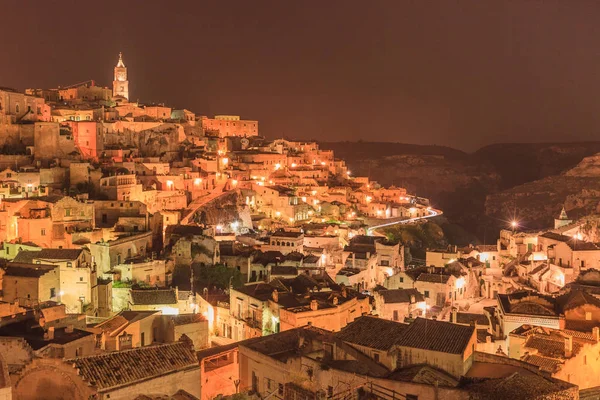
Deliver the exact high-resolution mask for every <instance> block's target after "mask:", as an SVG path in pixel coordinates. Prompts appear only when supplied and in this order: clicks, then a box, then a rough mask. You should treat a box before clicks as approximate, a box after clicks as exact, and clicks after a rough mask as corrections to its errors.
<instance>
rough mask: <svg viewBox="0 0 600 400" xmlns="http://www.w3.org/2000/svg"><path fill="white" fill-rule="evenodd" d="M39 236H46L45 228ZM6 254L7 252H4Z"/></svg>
mask: <svg viewBox="0 0 600 400" xmlns="http://www.w3.org/2000/svg"><path fill="white" fill-rule="evenodd" d="M40 234H41V235H42V236H46V229H45V228H42V230H41V232H40ZM6 254H8V252H6Z"/></svg>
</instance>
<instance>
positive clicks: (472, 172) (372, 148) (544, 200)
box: [321, 142, 600, 242]
mask: <svg viewBox="0 0 600 400" xmlns="http://www.w3.org/2000/svg"><path fill="white" fill-rule="evenodd" d="M321 146H322V147H323V148H326V149H332V150H334V151H335V154H336V157H339V158H342V159H344V160H346V162H347V163H348V166H349V168H350V170H351V171H352V173H353V174H354V175H363V176H364V175H366V176H369V177H371V179H373V180H376V181H378V182H380V183H381V184H384V185H391V184H395V185H398V186H404V187H406V188H407V189H408V190H409V191H410V192H412V193H416V194H417V195H421V196H425V197H429V198H430V199H431V200H432V202H433V204H434V205H435V206H438V207H440V208H442V209H443V210H444V213H445V216H447V217H448V219H449V220H450V221H451V222H453V223H457V224H458V225H460V226H461V227H463V228H465V229H467V230H468V231H470V232H473V233H475V234H476V235H477V236H478V237H479V238H480V239H481V240H484V239H485V241H486V242H489V241H490V240H493V239H494V236H495V235H497V231H498V228H500V227H504V226H506V225H505V224H506V221H507V220H510V219H512V217H513V215H514V213H515V204H516V206H517V207H516V209H517V213H518V215H523V218H524V219H527V220H528V221H529V222H528V224H531V225H532V226H545V225H547V224H549V223H551V222H552V218H554V216H555V215H556V213H557V211H560V208H561V207H562V204H563V203H565V204H566V206H567V210H571V211H572V212H573V213H578V214H583V213H585V212H588V211H590V210H594V204H595V202H594V197H595V196H597V192H596V191H597V188H598V184H597V183H596V181H595V180H597V181H600V180H599V179H597V178H595V176H598V177H600V174H598V175H595V173H594V172H593V171H594V168H596V167H595V165H597V164H595V163H594V162H593V161H592V160H588V159H585V160H584V158H585V157H590V156H593V155H594V154H596V153H600V142H589V143H540V144H511V143H508V144H495V145H490V146H486V147H483V148H481V149H480V150H478V151H476V152H475V153H472V154H468V153H465V152H462V151H460V150H456V149H452V148H449V147H443V146H417V145H406V144H400V143H367V142H340V143H322V144H321ZM582 160H583V161H582ZM598 168H600V167H598ZM565 171H568V172H565ZM586 174H587V175H586ZM515 202H516V203H515ZM529 204H531V205H532V206H531V207H529V206H528V205H529ZM526 216H527V218H525V217H526Z"/></svg>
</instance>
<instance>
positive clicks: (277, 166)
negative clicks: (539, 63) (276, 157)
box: [275, 163, 281, 171]
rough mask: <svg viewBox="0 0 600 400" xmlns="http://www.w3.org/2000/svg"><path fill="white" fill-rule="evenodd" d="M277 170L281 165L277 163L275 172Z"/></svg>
mask: <svg viewBox="0 0 600 400" xmlns="http://www.w3.org/2000/svg"><path fill="white" fill-rule="evenodd" d="M279 168H281V164H279V163H277V164H275V170H276V171H277V170H278V169H279Z"/></svg>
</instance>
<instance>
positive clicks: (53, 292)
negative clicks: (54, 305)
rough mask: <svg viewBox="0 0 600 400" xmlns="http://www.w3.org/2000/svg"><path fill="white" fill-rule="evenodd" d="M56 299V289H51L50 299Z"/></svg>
mask: <svg viewBox="0 0 600 400" xmlns="http://www.w3.org/2000/svg"><path fill="white" fill-rule="evenodd" d="M54 297H56V289H55V288H50V298H51V299H52V298H54Z"/></svg>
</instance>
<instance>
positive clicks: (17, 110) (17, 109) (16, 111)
mask: <svg viewBox="0 0 600 400" xmlns="http://www.w3.org/2000/svg"><path fill="white" fill-rule="evenodd" d="M19 108H20V107H19V105H18V104H17V105H15V113H17V114H18V113H19Z"/></svg>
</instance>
